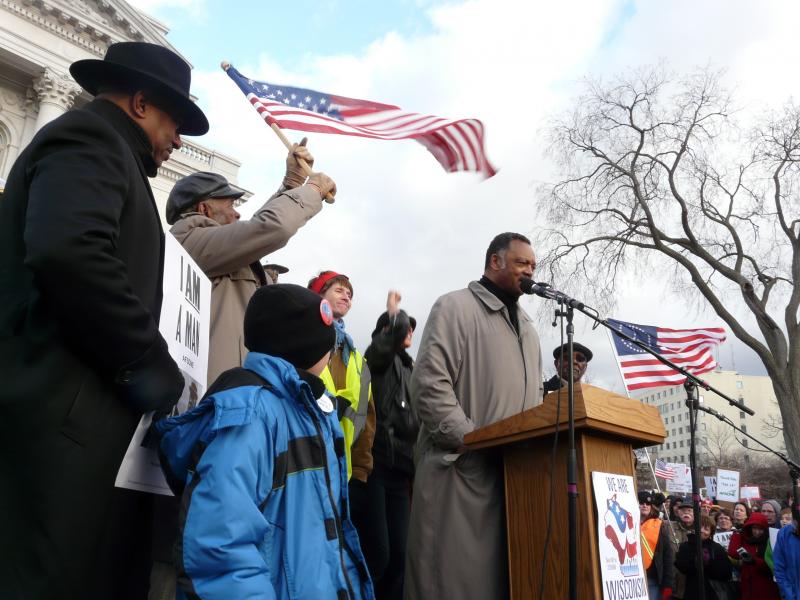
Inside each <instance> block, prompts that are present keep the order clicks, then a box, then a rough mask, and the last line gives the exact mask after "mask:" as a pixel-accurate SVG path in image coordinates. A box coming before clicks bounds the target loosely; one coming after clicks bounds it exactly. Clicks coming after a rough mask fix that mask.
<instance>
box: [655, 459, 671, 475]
mask: <svg viewBox="0 0 800 600" xmlns="http://www.w3.org/2000/svg"><path fill="white" fill-rule="evenodd" d="M653 472H654V473H655V474H656V477H662V478H664V479H675V469H673V468H672V467H670V466H669V465H668V464H667V463H666V462H664V459H663V458H657V459H656V464H655V468H654V469H653Z"/></svg>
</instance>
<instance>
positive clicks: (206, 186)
mask: <svg viewBox="0 0 800 600" xmlns="http://www.w3.org/2000/svg"><path fill="white" fill-rule="evenodd" d="M244 193H245V192H244V190H243V189H240V188H238V187H236V186H235V185H231V184H230V183H228V180H227V179H225V178H224V177H223V176H222V175H219V174H217V173H210V172H208V171H198V172H197V173H192V174H191V175H187V176H186V177H184V178H183V179H181V180H180V181H179V182H178V183H176V184H175V186H174V187H173V188H172V191H171V192H170V193H169V198H167V223H169V224H170V225H172V224H173V223H175V221H177V220H178V219H180V218H181V214H182V213H184V212H186V210H187V209H189V208H192V207H193V206H195V205H196V204H197V203H198V202H201V201H203V200H206V199H208V198H212V199H219V198H241V197H242V196H244Z"/></svg>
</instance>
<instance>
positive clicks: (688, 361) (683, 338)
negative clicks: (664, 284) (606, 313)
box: [608, 319, 725, 391]
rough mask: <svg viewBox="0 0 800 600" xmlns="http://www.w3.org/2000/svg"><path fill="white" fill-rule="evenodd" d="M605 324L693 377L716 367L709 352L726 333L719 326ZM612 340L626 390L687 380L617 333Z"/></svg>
mask: <svg viewBox="0 0 800 600" xmlns="http://www.w3.org/2000/svg"><path fill="white" fill-rule="evenodd" d="M608 321H609V323H610V324H611V325H612V327H614V328H615V329H616V330H617V331H621V332H622V333H624V334H626V335H628V336H630V337H632V338H634V339H635V340H637V341H639V342H641V343H643V344H644V345H645V346H648V347H649V348H650V349H651V350H654V351H655V352H656V353H658V354H660V355H661V356H663V357H664V358H666V359H668V360H670V361H671V362H674V363H675V364H676V365H678V366H680V367H683V368H684V369H686V370H687V371H689V372H690V373H692V374H694V375H699V374H701V373H707V372H708V371H712V370H713V369H714V367H716V366H717V363H716V361H715V360H714V356H713V355H712V354H711V351H712V350H713V349H714V348H715V347H717V346H719V345H720V344H721V343H722V342H724V341H725V330H724V329H722V328H721V327H705V328H700V329H667V328H666V327H653V326H651V325H637V324H636V323H626V322H625V321H616V320H614V319H609V320H608ZM612 337H613V339H614V352H615V354H616V356H617V360H618V361H619V366H620V370H621V371H622V378H623V380H624V382H625V387H626V388H627V389H628V391H633V390H638V389H641V388H648V387H659V386H664V385H680V384H681V383H683V382H684V381H686V378H685V377H684V376H683V375H681V374H680V373H678V372H677V371H675V370H674V369H671V368H669V367H668V366H666V365H665V364H663V363H661V362H659V361H658V360H657V359H656V358H654V357H652V356H650V355H649V354H647V353H646V352H645V351H644V350H642V349H641V348H639V347H638V346H636V345H634V344H632V343H631V342H629V341H628V340H624V339H622V338H621V337H619V336H618V335H617V334H616V333H613V335H612Z"/></svg>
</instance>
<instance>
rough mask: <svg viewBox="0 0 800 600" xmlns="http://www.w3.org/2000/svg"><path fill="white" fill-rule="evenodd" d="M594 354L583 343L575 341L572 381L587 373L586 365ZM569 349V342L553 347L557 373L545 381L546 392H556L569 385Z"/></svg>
mask: <svg viewBox="0 0 800 600" xmlns="http://www.w3.org/2000/svg"><path fill="white" fill-rule="evenodd" d="M592 357H593V354H592V351H591V350H589V348H587V347H586V346H584V345H583V344H579V343H578V342H573V344H572V381H573V383H578V382H579V381H580V380H581V379H582V378H583V376H584V375H585V374H586V367H587V366H588V365H589V361H590V360H592ZM569 361H570V357H569V351H568V344H564V345H563V346H557V347H556V348H554V349H553V364H554V365H555V367H556V374H555V375H553V376H552V377H551V378H550V379H548V380H547V381H545V382H544V393H545V394H546V393H548V392H555V391H556V390H558V389H561V388H562V387H566V386H567V379H568V378H569Z"/></svg>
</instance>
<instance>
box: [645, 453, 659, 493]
mask: <svg viewBox="0 0 800 600" xmlns="http://www.w3.org/2000/svg"><path fill="white" fill-rule="evenodd" d="M643 450H644V455H645V456H646V457H647V465H648V466H649V467H650V473H652V475H653V481H655V482H656V489H657V490H658V493H659V494H660V493H661V486H660V485H658V477H656V471H655V469H654V468H653V461H651V460H650V453H649V452H648V451H647V448H646V447H645V448H643Z"/></svg>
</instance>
